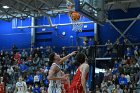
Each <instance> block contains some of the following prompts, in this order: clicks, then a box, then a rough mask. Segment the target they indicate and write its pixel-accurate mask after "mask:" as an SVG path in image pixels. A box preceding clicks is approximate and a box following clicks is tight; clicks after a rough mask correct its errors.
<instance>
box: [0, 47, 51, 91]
mask: <svg viewBox="0 0 140 93" xmlns="http://www.w3.org/2000/svg"><path fill="white" fill-rule="evenodd" d="M50 52H52V50H51V48H50V47H47V48H46V49H45V50H41V49H40V48H36V49H33V48H31V49H29V50H28V51H27V50H25V49H23V50H21V51H20V50H18V48H16V46H14V47H13V49H12V51H10V52H7V51H3V50H1V52H0V76H1V77H3V82H4V84H5V86H6V87H7V90H8V93H14V90H15V84H16V82H17V81H18V77H19V76H22V77H23V80H24V81H25V82H26V83H27V86H28V91H32V92H33V93H46V91H47V87H48V83H49V82H48V80H47V73H48V70H49V66H48V55H49V54H50ZM41 91H42V92H41ZM43 91H44V92H43Z"/></svg>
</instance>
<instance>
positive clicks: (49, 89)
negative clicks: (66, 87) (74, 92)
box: [48, 87, 62, 93]
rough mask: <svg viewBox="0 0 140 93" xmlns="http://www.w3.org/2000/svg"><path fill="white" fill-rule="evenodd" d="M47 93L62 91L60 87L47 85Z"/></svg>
mask: <svg viewBox="0 0 140 93" xmlns="http://www.w3.org/2000/svg"><path fill="white" fill-rule="evenodd" d="M48 93H62V91H61V88H54V87H49V88H48Z"/></svg>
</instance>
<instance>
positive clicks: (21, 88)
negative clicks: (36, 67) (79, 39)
mask: <svg viewBox="0 0 140 93" xmlns="http://www.w3.org/2000/svg"><path fill="white" fill-rule="evenodd" d="M26 91H27V85H26V82H24V81H23V80H22V77H21V76H20V77H19V81H18V82H17V83H16V89H15V91H14V93H26Z"/></svg>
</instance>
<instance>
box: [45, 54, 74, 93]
mask: <svg viewBox="0 0 140 93" xmlns="http://www.w3.org/2000/svg"><path fill="white" fill-rule="evenodd" d="M75 54H76V51H74V52H72V53H70V54H68V55H67V56H65V57H63V58H60V55H58V54H57V53H51V54H50V56H49V61H50V64H49V65H51V68H50V70H49V74H48V77H47V78H48V80H49V88H48V93H62V89H61V88H62V84H61V83H62V82H61V81H65V80H67V77H68V74H63V75H62V71H61V68H60V64H62V63H63V62H65V61H66V60H67V59H68V58H70V57H71V56H73V55H75Z"/></svg>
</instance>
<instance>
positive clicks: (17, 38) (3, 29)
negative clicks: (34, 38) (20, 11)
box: [0, 19, 31, 49]
mask: <svg viewBox="0 0 140 93" xmlns="http://www.w3.org/2000/svg"><path fill="white" fill-rule="evenodd" d="M17 21H18V24H17V26H18V25H19V26H20V25H21V24H22V25H24V26H26V25H30V23H31V22H30V21H31V20H30V19H26V20H23V21H22V22H21V21H20V20H17ZM30 32H31V30H30V29H12V22H6V21H2V20H0V49H11V48H12V45H13V44H16V45H17V47H18V48H29V46H30V42H31V35H30Z"/></svg>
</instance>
